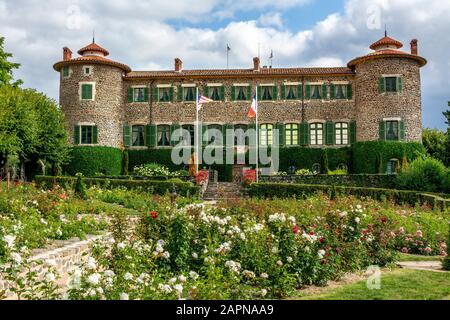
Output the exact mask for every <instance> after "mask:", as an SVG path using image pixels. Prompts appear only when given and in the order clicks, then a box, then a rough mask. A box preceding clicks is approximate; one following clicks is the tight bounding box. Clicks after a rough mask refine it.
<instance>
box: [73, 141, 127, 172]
mask: <svg viewBox="0 0 450 320" xmlns="http://www.w3.org/2000/svg"><path fill="white" fill-rule="evenodd" d="M70 155H71V161H70V163H69V164H68V165H67V166H66V167H65V172H67V174H69V175H72V176H73V175H75V174H77V173H82V174H83V175H84V176H88V177H91V176H95V175H96V174H97V173H102V174H105V175H120V174H121V172H122V152H121V151H120V150H119V149H116V148H111V147H90V146H89V147H79V146H76V147H72V148H71V150H70Z"/></svg>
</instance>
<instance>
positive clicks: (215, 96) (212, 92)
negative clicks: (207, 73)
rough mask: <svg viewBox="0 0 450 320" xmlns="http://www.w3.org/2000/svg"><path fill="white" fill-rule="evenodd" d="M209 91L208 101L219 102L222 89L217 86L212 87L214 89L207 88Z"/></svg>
mask: <svg viewBox="0 0 450 320" xmlns="http://www.w3.org/2000/svg"><path fill="white" fill-rule="evenodd" d="M208 90H209V97H208V98H210V99H212V100H214V101H220V100H222V99H221V94H220V92H221V90H222V87H218V86H214V87H208Z"/></svg>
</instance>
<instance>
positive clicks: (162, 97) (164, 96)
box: [158, 88, 171, 102]
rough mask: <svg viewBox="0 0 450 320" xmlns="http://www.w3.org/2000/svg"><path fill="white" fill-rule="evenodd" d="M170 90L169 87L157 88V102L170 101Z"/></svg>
mask: <svg viewBox="0 0 450 320" xmlns="http://www.w3.org/2000/svg"><path fill="white" fill-rule="evenodd" d="M170 91H171V88H158V101H159V102H170V101H171V98H170V95H171V94H170Z"/></svg>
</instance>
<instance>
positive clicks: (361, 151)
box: [352, 141, 426, 174]
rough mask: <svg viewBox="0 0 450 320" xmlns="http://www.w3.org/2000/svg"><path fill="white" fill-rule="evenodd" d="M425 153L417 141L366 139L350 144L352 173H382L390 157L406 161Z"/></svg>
mask: <svg viewBox="0 0 450 320" xmlns="http://www.w3.org/2000/svg"><path fill="white" fill-rule="evenodd" d="M423 154H426V150H425V148H424V146H423V145H422V144H420V143H418V142H398V141H366V142H357V143H355V144H354V145H353V146H352V155H353V173H372V174H374V173H384V172H386V165H387V162H388V161H389V160H391V159H398V160H399V161H402V159H403V157H406V158H407V160H408V162H411V161H413V160H414V159H416V158H417V157H419V156H420V155H423Z"/></svg>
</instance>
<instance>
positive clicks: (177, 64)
mask: <svg viewBox="0 0 450 320" xmlns="http://www.w3.org/2000/svg"><path fill="white" fill-rule="evenodd" d="M182 69H183V61H181V59H180V58H175V71H176V72H181V70H182Z"/></svg>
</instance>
